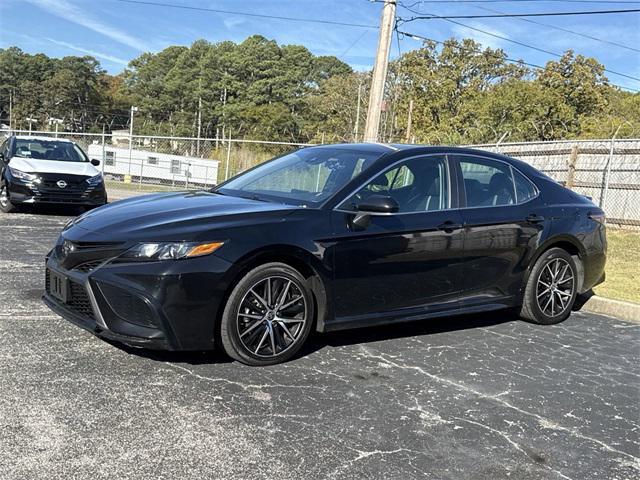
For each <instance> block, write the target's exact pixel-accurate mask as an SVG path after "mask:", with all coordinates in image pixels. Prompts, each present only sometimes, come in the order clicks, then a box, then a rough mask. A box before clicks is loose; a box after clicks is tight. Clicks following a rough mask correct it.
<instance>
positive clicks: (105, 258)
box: [44, 144, 606, 365]
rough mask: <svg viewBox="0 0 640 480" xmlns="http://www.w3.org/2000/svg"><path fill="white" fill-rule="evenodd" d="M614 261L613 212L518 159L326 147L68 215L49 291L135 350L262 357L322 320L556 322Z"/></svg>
mask: <svg viewBox="0 0 640 480" xmlns="http://www.w3.org/2000/svg"><path fill="white" fill-rule="evenodd" d="M605 257H606V237H605V217H604V212H603V211H602V210H601V209H600V208H598V207H597V206H596V205H594V204H593V203H592V202H591V201H590V200H589V199H588V198H587V197H585V196H582V195H579V194H578V193H575V192H573V191H571V190H569V189H566V188H564V187H563V186H562V185H560V184H559V183H557V182H555V181H554V180H553V179H551V178H549V177H547V176H546V175H545V174H543V173H541V172H539V171H538V170H536V169H535V168H533V167H531V166H530V165H528V164H527V163H525V162H522V161H519V160H515V159H512V158H509V157H505V156H502V155H498V154H495V153H489V152H484V151H479V150H472V149H463V148H451V147H424V146H410V145H382V144H348V145H347V144H345V145H326V146H318V147H309V148H304V149H301V150H298V151H295V152H293V153H289V154H286V155H283V156H280V157H277V158H275V159H273V160H271V161H269V162H266V163H263V164H261V165H259V166H257V167H254V168H253V169H251V170H248V171H246V172H244V173H242V174H240V175H238V176H236V177H234V178H232V179H230V180H228V181H227V182H225V183H223V184H221V185H219V186H218V187H216V188H215V189H213V190H210V191H195V192H180V193H176V192H169V193H157V194H152V195H146V196H140V197H135V198H130V199H126V200H122V201H118V202H114V203H112V204H110V205H107V206H104V207H101V208H98V209H96V210H93V211H91V212H88V213H85V214H83V215H81V216H80V217H78V218H77V219H74V220H72V221H70V222H69V223H68V224H67V226H66V227H65V228H64V230H63V231H62V233H61V235H60V237H59V239H58V241H57V243H56V245H55V247H54V248H53V249H52V250H51V252H50V253H49V254H48V255H47V258H46V267H47V268H46V278H45V290H46V291H45V294H44V301H45V302H46V304H47V305H48V306H49V307H50V308H51V309H52V310H54V311H55V312H57V313H58V314H60V315H61V316H63V317H64V318H66V319H68V320H70V321H71V322H73V323H75V324H77V325H78V326H80V327H82V328H85V329H87V330H89V331H90V332H92V333H94V334H96V335H98V336H101V337H104V338H107V339H111V340H115V341H117V342H121V343H124V344H127V345H130V346H138V347H147V348H157V349H168V350H211V349H214V348H223V349H224V351H226V352H227V353H228V354H229V355H230V356H231V357H233V358H235V359H237V360H239V361H241V362H244V363H246V364H249V365H269V364H275V363H278V362H282V361H285V360H287V359H290V358H291V357H292V356H293V355H295V354H296V352H297V351H299V349H300V347H301V346H302V345H303V343H304V342H305V340H306V339H307V337H308V336H309V334H310V332H311V331H313V330H315V331H317V332H326V331H331V330H338V329H347V328H355V327H364V326H369V325H379V324H391V323H395V322H404V321H409V320H420V321H424V320H427V319H432V318H435V317H445V316H450V315H454V314H464V313H472V312H488V311H493V310H497V309H504V308H515V309H516V310H517V311H518V312H519V314H520V316H521V317H522V318H523V319H525V320H528V321H531V322H535V323H539V324H554V323H557V322H560V321H562V320H564V319H566V318H567V317H568V316H569V315H570V313H571V311H572V306H573V304H574V301H575V299H576V295H578V294H580V293H582V292H585V291H587V290H589V289H590V288H591V287H593V286H594V285H596V284H598V283H599V282H601V281H603V279H604V266H605ZM441 321H445V320H441Z"/></svg>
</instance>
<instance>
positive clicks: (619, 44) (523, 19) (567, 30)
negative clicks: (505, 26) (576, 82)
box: [473, 0, 640, 52]
mask: <svg viewBox="0 0 640 480" xmlns="http://www.w3.org/2000/svg"><path fill="white" fill-rule="evenodd" d="M502 1H504V0H502ZM565 1H566V0H565ZM483 3H486V2H483ZM638 3H640V2H638ZM473 6H474V7H475V8H478V9H480V10H487V11H488V12H495V13H504V12H501V11H499V10H494V9H493V8H488V7H481V6H478V5H473ZM518 20H521V21H523V22H527V23H532V24H534V25H540V26H543V27H548V28H553V29H554V30H560V31H561V32H566V33H571V34H573V35H577V36H579V37H584V38H588V39H590V40H595V41H597V42H601V43H607V44H609V45H614V46H616V47H620V48H625V49H627V50H632V51H634V52H640V49H637V48H633V47H629V46H628V45H623V44H621V43H616V42H612V41H610V40H604V39H602V38H598V37H594V36H592V35H587V34H585V33H580V32H576V31H574V30H569V29H568V28H563V27H558V26H557V25H551V24H549V23H542V22H537V21H535V20H531V19H528V18H520V17H518Z"/></svg>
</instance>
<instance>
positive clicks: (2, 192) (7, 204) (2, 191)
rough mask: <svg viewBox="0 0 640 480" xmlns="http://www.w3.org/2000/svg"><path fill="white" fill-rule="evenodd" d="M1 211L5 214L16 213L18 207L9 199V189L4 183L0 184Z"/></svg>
mask: <svg viewBox="0 0 640 480" xmlns="http://www.w3.org/2000/svg"><path fill="white" fill-rule="evenodd" d="M0 210H2V211H3V212H4V213H11V212H15V211H16V206H15V205H14V204H13V203H11V198H10V197H9V189H8V188H7V185H6V184H4V183H2V184H0Z"/></svg>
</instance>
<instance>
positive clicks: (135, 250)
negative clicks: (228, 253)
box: [118, 242, 224, 261]
mask: <svg viewBox="0 0 640 480" xmlns="http://www.w3.org/2000/svg"><path fill="white" fill-rule="evenodd" d="M223 244H224V242H208V243H195V242H158V243H139V244H137V245H135V246H133V247H131V248H130V249H129V250H127V251H126V252H124V253H123V254H122V255H120V257H118V258H119V259H120V260H133V261H145V260H178V259H181V258H191V257H201V256H203V255H209V254H210V253H213V252H215V251H216V250H217V249H219V248H220V247H221V246H222V245H223Z"/></svg>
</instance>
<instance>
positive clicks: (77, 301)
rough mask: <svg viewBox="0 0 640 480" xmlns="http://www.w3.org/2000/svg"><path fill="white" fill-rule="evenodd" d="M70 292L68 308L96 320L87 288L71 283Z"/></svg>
mask: <svg viewBox="0 0 640 480" xmlns="http://www.w3.org/2000/svg"><path fill="white" fill-rule="evenodd" d="M69 290H70V291H69V295H70V297H69V300H68V301H67V304H66V305H67V307H68V308H69V309H71V310H73V311H74V312H76V313H79V314H80V315H82V316H83V317H87V318H90V319H92V320H95V317H94V315H93V307H92V306H91V300H89V295H88V294H87V291H86V290H85V288H84V287H83V286H82V285H80V284H79V283H76V282H74V281H69Z"/></svg>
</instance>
